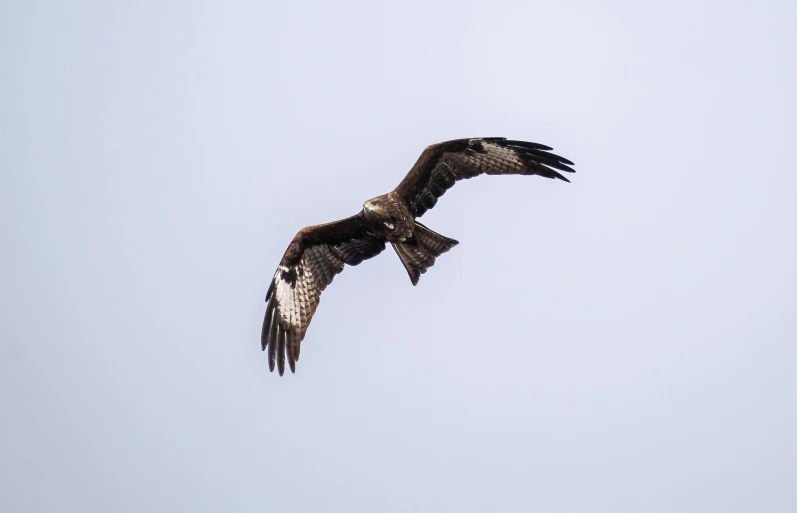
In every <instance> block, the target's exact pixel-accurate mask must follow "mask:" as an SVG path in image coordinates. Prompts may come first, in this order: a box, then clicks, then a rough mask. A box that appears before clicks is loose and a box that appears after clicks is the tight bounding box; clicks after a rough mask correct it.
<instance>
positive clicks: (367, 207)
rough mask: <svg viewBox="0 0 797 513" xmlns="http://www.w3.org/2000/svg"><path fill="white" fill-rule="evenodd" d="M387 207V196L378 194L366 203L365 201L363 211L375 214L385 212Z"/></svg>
mask: <svg viewBox="0 0 797 513" xmlns="http://www.w3.org/2000/svg"><path fill="white" fill-rule="evenodd" d="M386 208H387V196H386V195H382V196H377V197H376V198H371V199H369V200H368V201H366V202H365V203H363V211H364V212H365V213H366V214H369V213H370V214H375V213H380V212H383V211H384V210H385V209H386Z"/></svg>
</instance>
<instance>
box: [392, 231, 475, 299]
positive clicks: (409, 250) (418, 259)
mask: <svg viewBox="0 0 797 513" xmlns="http://www.w3.org/2000/svg"><path fill="white" fill-rule="evenodd" d="M457 244H459V242H457V241H455V240H454V239H449V238H448V237H445V236H443V235H440V234H439V233H436V232H434V231H432V230H430V229H429V228H427V227H425V226H424V225H422V224H421V223H419V222H417V221H416V222H415V230H414V232H413V235H412V237H410V238H409V239H407V240H405V241H404V242H394V243H391V245H392V246H393V250H395V252H396V254H397V255H398V257H399V259H400V260H401V263H402V264H404V269H406V270H407V274H409V276H410V281H411V282H412V284H413V285H417V284H418V280H420V279H421V275H422V274H423V273H425V272H426V270H427V269H429V268H430V267H432V266H433V265H434V262H435V259H436V258H437V257H439V256H440V255H442V254H443V253H445V252H446V251H448V250H449V249H451V248H453V247H454V246H456V245H457Z"/></svg>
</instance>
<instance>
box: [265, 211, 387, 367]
mask: <svg viewBox="0 0 797 513" xmlns="http://www.w3.org/2000/svg"><path fill="white" fill-rule="evenodd" d="M384 249H385V241H384V239H382V238H379V237H375V236H373V235H371V234H370V233H368V232H367V231H366V229H365V225H364V222H363V218H362V214H357V215H355V216H352V217H349V218H346V219H343V220H340V221H336V222H333V223H328V224H320V225H316V226H309V227H307V228H303V229H302V230H300V231H299V233H297V234H296V237H294V238H293V241H291V244H290V245H289V246H288V249H287V250H286V251H285V255H284V256H283V257H282V260H281V261H280V264H279V266H278V267H277V272H276V273H274V277H273V278H272V280H271V286H269V288H268V292H267V293H266V303H267V306H266V316H265V319H264V320H263V331H262V333H261V338H260V340H261V345H262V348H263V350H264V351H265V350H266V349H267V348H268V359H269V369H270V370H271V371H272V372H273V371H274V366H275V365H276V366H277V369H278V370H279V373H280V375H282V374H283V373H284V372H285V356H286V354H287V357H288V365H289V366H290V369H291V372H295V371H296V361H297V360H298V359H299V346H300V344H301V342H302V340H303V339H304V334H305V332H306V331H307V327H308V326H309V325H310V320H311V319H312V318H313V314H314V313H315V311H316V308H318V301H319V299H320V297H321V292H322V291H323V290H324V289H325V288H326V287H327V285H329V284H330V283H332V279H333V278H334V277H335V275H336V274H339V273H340V272H342V271H343V266H344V264H349V265H357V264H359V263H360V262H362V261H363V260H367V259H369V258H372V257H374V256H376V255H378V254H379V253H381V252H382V250H384Z"/></svg>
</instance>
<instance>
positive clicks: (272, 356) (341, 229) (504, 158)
mask: <svg viewBox="0 0 797 513" xmlns="http://www.w3.org/2000/svg"><path fill="white" fill-rule="evenodd" d="M552 149H553V148H549V147H548V146H544V145H542V144H536V143H531V142H524V141H512V140H507V139H506V138H503V137H485V138H475V139H455V140H452V141H447V142H442V143H439V144H433V145H432V146H429V147H427V148H426V149H425V150H424V151H423V153H421V156H420V157H419V158H418V161H417V162H416V163H415V165H414V166H413V167H412V169H411V170H410V172H409V173H408V174H407V176H406V177H404V180H402V181H401V183H400V184H399V185H398V187H396V188H395V189H393V190H392V191H390V192H388V193H387V194H383V195H382V196H377V197H376V198H373V199H369V200H368V201H366V202H365V203H364V204H363V209H362V210H361V211H360V212H359V213H357V214H356V215H353V216H351V217H348V218H346V219H342V220H340V221H335V222H332V223H327V224H319V225H316V226H308V227H307V228H302V229H301V230H299V233H297V234H296V236H295V237H294V238H293V240H292V241H291V243H290V245H289V246H288V249H287V250H286V251H285V255H283V257H282V260H281V261H280V263H279V266H278V267H277V272H276V273H274V278H272V280H271V285H270V286H269V288H268V292H267V293H266V303H267V304H268V306H267V307H266V316H265V319H264V320H263V331H262V333H261V338H260V340H261V346H262V348H263V350H264V351H265V350H266V348H268V363H269V369H270V370H271V371H272V372H273V371H274V367H275V365H276V367H277V369H278V370H279V374H280V376H282V375H283V373H284V372H285V357H286V355H287V357H288V366H289V367H290V369H291V372H296V362H297V361H298V360H299V348H300V345H301V342H302V340H303V339H304V335H305V333H306V332H307V327H308V326H309V325H310V321H311V320H312V318H313V314H314V313H315V311H316V308H318V301H319V299H320V297H321V292H322V291H323V290H324V289H325V288H326V287H327V285H329V284H330V283H332V279H333V278H334V277H335V275H336V274H338V273H340V272H341V271H343V267H344V266H345V265H346V264H348V265H357V264H359V263H360V262H362V261H363V260H367V259H369V258H372V257H375V256H376V255H378V254H379V253H381V252H382V250H384V249H385V244H386V243H388V242H389V243H390V245H391V246H393V250H395V252H396V254H397V255H398V257H399V259H400V260H401V263H402V264H404V268H405V269H406V270H407V273H408V274H409V276H410V280H411V281H412V284H413V285H417V284H418V280H419V279H420V277H421V274H423V273H425V272H426V270H427V269H429V268H430V267H432V265H434V263H435V259H436V258H437V257H438V256H440V255H441V254H443V253H445V252H446V251H448V250H449V249H451V248H453V247H454V246H456V245H457V244H458V242H457V241H455V240H454V239H449V238H448V237H445V236H443V235H440V234H439V233H435V232H433V231H432V230H430V229H429V228H427V227H426V226H424V225H422V224H421V223H419V222H418V221H417V219H418V218H419V217H421V216H422V215H423V214H424V213H425V212H426V211H427V210H429V209H430V208H432V207H434V206H435V204H436V203H437V198H439V197H440V196H442V195H443V194H444V193H445V192H446V191H447V190H448V189H450V188H451V187H452V186H453V185H454V184H455V183H456V182H457V181H458V180H462V179H465V178H472V177H474V176H478V175H480V174H483V173H484V174H488V175H539V176H544V177H545V178H559V179H561V180H564V181H565V182H569V180H568V179H567V178H565V177H564V176H562V175H561V174H560V173H559V172H558V171H557V170H559V171H567V172H570V173H574V172H575V170H574V169H572V168H570V167H568V166H569V165H570V166H572V165H574V164H573V163H572V162H570V161H569V160H567V159H565V158H562V157H560V156H558V155H554V154H553V153H549V151H550V150H552Z"/></svg>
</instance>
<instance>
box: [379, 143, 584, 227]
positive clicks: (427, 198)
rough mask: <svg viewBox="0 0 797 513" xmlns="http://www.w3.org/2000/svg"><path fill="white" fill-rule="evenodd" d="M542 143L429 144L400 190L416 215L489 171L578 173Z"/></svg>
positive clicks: (552, 174) (551, 174)
mask: <svg viewBox="0 0 797 513" xmlns="http://www.w3.org/2000/svg"><path fill="white" fill-rule="evenodd" d="M552 149H553V148H549V147H548V146H544V145H542V144H537V143H532V142H525V141H512V140H507V139H505V138H503V137H484V138H474V139H455V140H452V141H446V142H442V143H438V144H433V145H432V146H429V147H427V148H426V149H425V150H424V152H423V153H421V156H420V157H419V158H418V161H417V162H416V163H415V165H414V166H413V167H412V169H411V170H410V172H409V173H407V176H406V177H405V178H404V180H402V181H401V183H400V184H399V185H398V187H396V189H395V190H394V192H396V193H397V194H398V195H399V196H400V197H401V198H402V199H403V200H404V203H405V204H406V205H407V208H409V209H410V212H412V214H413V215H414V216H415V217H421V216H422V215H423V214H424V213H425V212H426V211H427V210H429V209H431V208H432V207H434V205H435V203H437V198H439V197H440V196H442V195H443V194H444V193H445V192H446V191H447V190H448V189H450V188H451V187H453V185H454V184H455V183H456V182H457V181H458V180H463V179H465V178H473V177H474V176H478V175H480V174H482V173H485V174H488V175H540V176H544V177H546V178H559V179H560V180H564V181H565V182H569V181H570V180H568V179H567V178H565V177H564V176H562V174H561V173H559V172H558V171H557V170H559V171H567V172H570V173H575V170H574V169H572V168H570V167H568V166H572V165H573V163H572V162H570V161H569V160H567V159H566V158H563V157H560V156H558V155H554V154H553V153H549V152H548V151H549V150H552Z"/></svg>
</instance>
